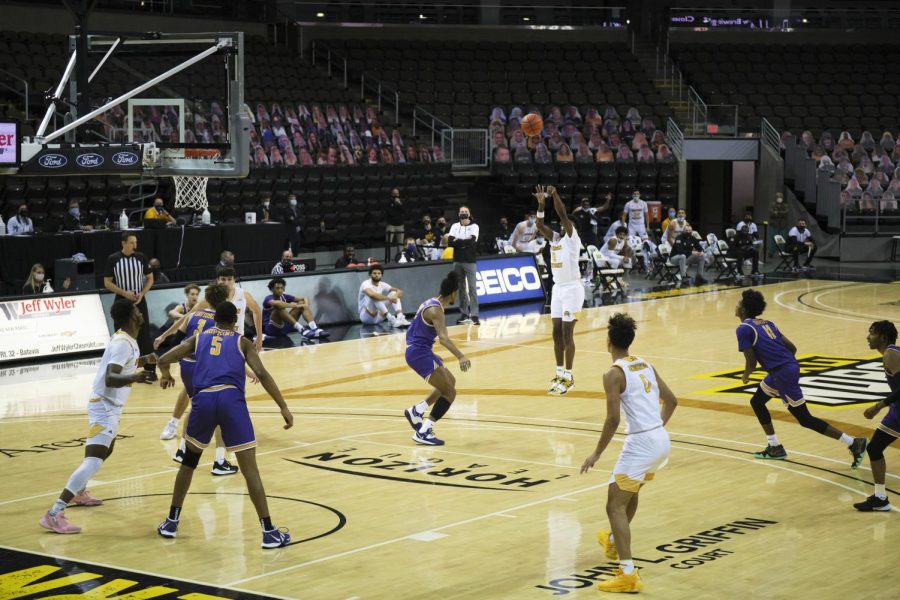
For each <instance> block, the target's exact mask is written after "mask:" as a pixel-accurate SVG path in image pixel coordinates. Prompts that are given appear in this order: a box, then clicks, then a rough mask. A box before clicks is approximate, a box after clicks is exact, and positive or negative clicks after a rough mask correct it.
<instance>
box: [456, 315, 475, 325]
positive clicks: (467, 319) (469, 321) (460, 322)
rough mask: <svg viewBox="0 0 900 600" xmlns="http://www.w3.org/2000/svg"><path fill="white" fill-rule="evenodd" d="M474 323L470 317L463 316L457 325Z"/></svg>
mask: <svg viewBox="0 0 900 600" xmlns="http://www.w3.org/2000/svg"><path fill="white" fill-rule="evenodd" d="M471 322H472V319H470V318H469V315H467V314H462V315H459V321H457V322H456V324H457V325H468V324H469V323H471Z"/></svg>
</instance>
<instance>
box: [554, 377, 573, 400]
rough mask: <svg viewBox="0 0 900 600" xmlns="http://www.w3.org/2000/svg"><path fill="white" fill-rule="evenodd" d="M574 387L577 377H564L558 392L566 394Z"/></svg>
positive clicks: (561, 394)
mask: <svg viewBox="0 0 900 600" xmlns="http://www.w3.org/2000/svg"><path fill="white" fill-rule="evenodd" d="M573 387H575V378H574V377H573V378H572V379H567V378H565V377H563V378H562V379H560V381H559V386H558V387H557V388H556V393H557V394H559V395H560V396H564V395H565V394H566V392H568V391H569V390H571V389H572V388H573Z"/></svg>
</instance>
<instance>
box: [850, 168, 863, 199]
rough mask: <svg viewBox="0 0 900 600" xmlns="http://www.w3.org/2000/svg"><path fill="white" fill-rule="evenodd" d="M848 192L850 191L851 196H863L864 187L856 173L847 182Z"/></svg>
mask: <svg viewBox="0 0 900 600" xmlns="http://www.w3.org/2000/svg"><path fill="white" fill-rule="evenodd" d="M846 189H847V192H849V193H850V195H851V196H854V197H857V198H859V197H860V196H862V193H863V189H862V185H861V184H860V183H859V179H858V178H857V177H856V175H855V174H854V175H853V176H852V177H850V181H848V182H847V188H846Z"/></svg>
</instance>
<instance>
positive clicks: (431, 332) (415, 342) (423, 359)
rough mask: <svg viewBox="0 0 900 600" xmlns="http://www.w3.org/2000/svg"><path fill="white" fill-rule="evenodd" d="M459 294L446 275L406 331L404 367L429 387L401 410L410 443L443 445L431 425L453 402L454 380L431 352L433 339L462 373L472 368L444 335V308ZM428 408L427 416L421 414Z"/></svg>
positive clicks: (456, 283)
mask: <svg viewBox="0 0 900 600" xmlns="http://www.w3.org/2000/svg"><path fill="white" fill-rule="evenodd" d="M458 295H459V281H458V280H457V278H456V273H454V272H450V273H448V274H447V277H446V278H444V280H443V281H442V282H441V293H440V295H439V296H438V297H437V298H430V299H428V300H426V301H425V302H423V303H422V304H421V305H420V306H419V310H418V311H416V316H415V317H414V318H413V320H412V324H410V326H409V329H407V330H406V364H408V365H409V367H410V368H411V369H412V370H413V371H415V372H416V373H417V374H418V375H419V376H420V377H421V378H422V379H424V380H425V381H427V382H428V383H429V384H430V385H431V387H433V388H434V389H433V390H431V393H430V394H429V395H428V397H427V398H425V399H424V400H422V401H421V402H419V403H418V404H416V405H415V406H412V407H410V408H407V409H406V410H405V411H404V414H405V415H406V420H407V421H409V424H410V426H411V427H412V428H413V430H414V433H413V440H415V441H416V443H418V444H425V445H427V446H443V445H444V441H443V440H440V439H438V438H437V437H435V435H434V429H433V427H434V424H435V422H437V421H439V420H440V418H441V417H443V416H444V415H445V414H446V413H447V411H448V410H449V409H450V405H451V404H453V400H455V399H456V377H454V376H453V373H451V372H450V370H449V369H448V368H447V367H445V366H444V362H443V361H442V360H441V359H440V357H438V356H437V355H436V354H435V353H434V351H433V348H434V341H435V339H438V340H440V342H441V345H443V346H444V348H446V349H447V350H449V351H450V352H452V353H453V356H455V357H456V358H458V359H459V368H460V370H462V371H463V372H465V371H468V370H469V367H470V366H472V363H471V361H469V359H468V358H466V357H465V355H463V353H462V352H460V351H459V349H458V348H457V347H456V345H455V344H454V343H453V341H452V340H451V339H450V335H449V334H448V333H447V324H446V322H445V321H444V309H445V308H447V307H448V306H450V305H451V304H453V303H454V302H456V297H457V296H458ZM429 407H431V411H430V412H429V413H428V416H427V417H426V416H425V411H426V410H428V408H429Z"/></svg>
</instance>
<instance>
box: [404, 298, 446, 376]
mask: <svg viewBox="0 0 900 600" xmlns="http://www.w3.org/2000/svg"><path fill="white" fill-rule="evenodd" d="M432 306H436V307H438V308H440V309H441V312H443V310H444V307H443V305H441V302H440V300H438V299H437V298H430V299H428V300H426V301H425V302H423V303H422V304H421V305H420V306H419V310H417V311H416V316H415V317H414V318H413V320H412V323H411V324H410V326H409V329H407V330H406V364H408V365H409V367H410V368H411V369H412V370H413V371H415V372H416V373H418V374H419V376H420V377H422V379H424V380H425V381H428V378H429V377H431V374H432V373H434V371H435V370H436V369H437V368H438V367H443V366H444V361H442V360H441V359H440V357H439V356H437V355H436V354H435V353H434V351H433V350H432V349H433V348H434V341H435V340H436V339H437V330H435V328H434V325H429V324H428V323H426V322H425V321H424V319H423V318H422V313H424V312H425V310H426V309H428V308H431V307H432Z"/></svg>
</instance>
